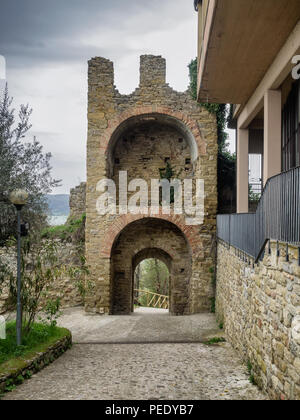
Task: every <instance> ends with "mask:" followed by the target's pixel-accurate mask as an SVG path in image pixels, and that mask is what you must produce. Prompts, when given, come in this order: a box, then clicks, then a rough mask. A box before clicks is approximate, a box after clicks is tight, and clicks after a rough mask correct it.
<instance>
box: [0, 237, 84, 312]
mask: <svg viewBox="0 0 300 420" xmlns="http://www.w3.org/2000/svg"><path fill="white" fill-rule="evenodd" d="M56 247H57V256H58V259H59V261H60V262H61V265H64V266H66V267H71V266H80V264H81V261H80V256H81V255H84V250H83V249H82V245H81V244H79V245H78V244H76V243H71V242H65V241H61V240H57V241H56ZM0 259H1V261H2V262H3V263H5V264H7V265H8V266H9V267H10V269H11V270H12V272H13V273H14V274H16V266H17V255H16V249H15V248H14V247H10V248H5V247H3V248H0ZM82 281H84V279H82ZM57 298H59V299H60V302H61V306H62V308H69V307H73V306H80V305H83V304H84V302H83V297H82V296H81V294H80V292H79V288H78V287H77V285H76V280H74V279H72V278H70V276H69V275H68V274H67V273H66V274H65V275H63V276H62V277H61V278H59V279H57V280H55V281H54V283H53V284H51V285H50V286H49V290H48V291H47V296H46V299H57ZM8 299H9V288H8V285H7V286H4V287H3V291H2V294H0V314H1V313H4V312H5V310H6V309H5V308H6V306H5V304H6V303H7V301H8ZM44 301H45V299H42V300H41V304H43V303H44Z"/></svg>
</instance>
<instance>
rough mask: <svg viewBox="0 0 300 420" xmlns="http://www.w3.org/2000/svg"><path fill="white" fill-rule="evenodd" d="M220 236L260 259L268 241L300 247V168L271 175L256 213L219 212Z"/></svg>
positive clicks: (228, 242)
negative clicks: (226, 213)
mask: <svg viewBox="0 0 300 420" xmlns="http://www.w3.org/2000/svg"><path fill="white" fill-rule="evenodd" d="M217 225H218V231H217V232H218V233H217V235H218V238H219V239H221V240H223V241H224V242H226V243H227V244H229V245H232V246H233V247H235V248H237V249H238V250H240V251H242V252H244V253H245V254H247V255H248V256H250V257H252V258H254V259H255V261H258V260H259V258H260V257H261V255H262V253H263V251H264V249H265V246H266V243H267V242H268V241H269V240H275V241H279V242H285V243H288V244H293V245H296V246H300V167H298V168H295V169H292V170H290V171H288V172H284V173H282V174H280V175H276V176H274V177H273V178H270V179H269V180H268V182H267V184H266V186H265V188H264V191H263V193H262V197H261V199H260V201H259V203H258V207H257V210H256V213H248V214H231V215H220V216H218V219H217Z"/></svg>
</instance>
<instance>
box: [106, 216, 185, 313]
mask: <svg viewBox="0 0 300 420" xmlns="http://www.w3.org/2000/svg"><path fill="white" fill-rule="evenodd" d="M145 258H158V259H160V260H162V261H163V262H165V263H166V265H167V266H168V267H169V271H170V288H169V289H170V313H171V314H174V315H184V314H189V313H190V278H191V266H192V256H191V252H190V247H189V244H188V243H187V240H186V238H185V236H184V234H183V233H182V231H181V230H180V229H179V228H178V227H177V226H176V225H174V224H172V223H170V222H168V221H166V220H162V219H155V218H151V217H149V218H148V217H147V218H143V219H141V220H138V221H136V222H133V223H130V224H129V225H128V226H126V227H125V228H124V229H123V230H122V231H121V233H120V234H119V235H118V238H117V239H116V241H115V243H114V245H113V247H112V251H111V272H110V275H111V313H112V314H123V315H128V314H130V313H131V312H132V310H133V273H134V268H135V267H136V265H137V264H138V263H139V262H141V261H142V260H143V259H145Z"/></svg>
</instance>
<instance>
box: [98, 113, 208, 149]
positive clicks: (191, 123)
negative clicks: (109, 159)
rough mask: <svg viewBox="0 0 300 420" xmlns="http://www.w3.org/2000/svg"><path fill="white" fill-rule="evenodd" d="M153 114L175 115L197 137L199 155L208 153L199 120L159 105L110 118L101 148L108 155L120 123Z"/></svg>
mask: <svg viewBox="0 0 300 420" xmlns="http://www.w3.org/2000/svg"><path fill="white" fill-rule="evenodd" d="M151 114H160V115H165V116H167V117H173V118H175V119H176V120H178V121H179V122H181V123H182V124H184V125H185V126H186V128H187V129H188V130H189V131H190V133H191V134H192V135H193V137H194V139H195V142H196V144H197V147H198V152H199V155H201V156H203V155H206V142H205V141H204V139H203V138H202V136H201V133H200V129H199V126H198V124H197V121H195V120H192V119H191V118H189V116H188V115H187V114H184V113H183V112H180V111H173V110H172V109H171V108H168V107H162V106H157V105H152V106H143V107H134V108H130V109H128V110H126V111H124V112H122V113H121V114H120V115H118V116H117V117H116V118H112V119H111V120H109V122H108V127H107V129H106V131H105V137H104V139H103V141H102V142H101V149H102V150H103V151H104V153H105V154H106V155H108V152H109V148H110V142H111V139H112V137H113V135H114V133H115V132H116V130H117V129H118V128H119V127H120V125H122V124H123V123H125V122H126V121H127V120H129V119H130V118H132V117H138V116H142V115H151Z"/></svg>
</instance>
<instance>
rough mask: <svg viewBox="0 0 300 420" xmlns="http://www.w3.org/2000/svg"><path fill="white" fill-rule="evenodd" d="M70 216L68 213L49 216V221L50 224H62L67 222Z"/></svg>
mask: <svg viewBox="0 0 300 420" xmlns="http://www.w3.org/2000/svg"><path fill="white" fill-rule="evenodd" d="M68 217H69V216H68V215H67V216H49V217H48V222H49V225H50V226H60V225H64V224H65V223H66V221H67V219H68Z"/></svg>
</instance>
